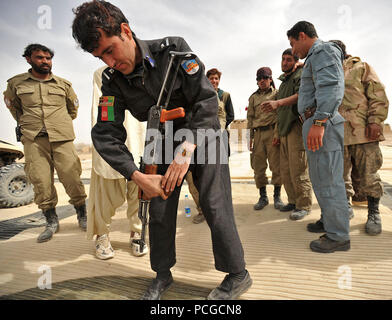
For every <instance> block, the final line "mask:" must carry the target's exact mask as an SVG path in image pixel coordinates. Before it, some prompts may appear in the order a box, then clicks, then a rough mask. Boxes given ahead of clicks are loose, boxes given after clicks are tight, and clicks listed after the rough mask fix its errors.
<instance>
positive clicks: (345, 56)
mask: <svg viewBox="0 0 392 320" xmlns="http://www.w3.org/2000/svg"><path fill="white" fill-rule="evenodd" d="M329 42H332V43H335V44H337V45H338V46H339V48H340V49H342V51H343V55H344V58H345V59H346V58H347V52H346V45H345V44H344V43H343V41H340V40H329Z"/></svg>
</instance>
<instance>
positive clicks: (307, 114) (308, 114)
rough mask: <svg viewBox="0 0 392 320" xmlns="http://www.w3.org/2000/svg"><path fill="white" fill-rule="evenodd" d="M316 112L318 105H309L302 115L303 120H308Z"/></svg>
mask: <svg viewBox="0 0 392 320" xmlns="http://www.w3.org/2000/svg"><path fill="white" fill-rule="evenodd" d="M315 112H316V107H309V108H306V109H305V112H304V113H303V115H302V120H304V118H305V120H308V119H309V118H311V117H313V115H314V113H315Z"/></svg>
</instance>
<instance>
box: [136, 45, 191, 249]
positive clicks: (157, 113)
mask: <svg viewBox="0 0 392 320" xmlns="http://www.w3.org/2000/svg"><path fill="white" fill-rule="evenodd" d="M169 54H170V60H169V64H168V67H167V70H166V74H165V78H164V81H163V84H162V88H161V91H160V93H159V97H158V101H157V103H156V105H154V106H153V107H151V108H150V110H149V111H148V120H147V134H146V139H145V143H144V153H143V157H141V158H140V172H142V173H144V174H157V171H158V164H157V162H158V161H157V160H158V156H159V154H158V153H157V147H158V146H159V144H158V143H159V142H160V141H162V140H163V136H164V130H165V122H166V121H170V120H174V119H177V118H183V117H185V111H184V109H183V108H181V107H179V108H175V109H172V110H167V107H168V104H169V101H170V97H171V93H172V91H173V87H174V84H175V81H176V78H177V73H178V69H179V67H180V64H181V62H182V61H183V60H185V59H186V60H190V59H194V58H195V57H196V55H195V54H194V53H192V52H177V51H170V52H169ZM174 60H178V61H177V64H176V66H175V67H174V74H173V76H172V80H171V84H170V88H169V91H168V93H167V95H166V101H165V104H164V105H161V101H162V97H163V94H164V92H165V91H166V84H167V82H168V79H169V75H170V72H171V69H172V67H173V63H174ZM151 133H153V135H150V134H151ZM146 160H147V162H146ZM149 208H150V200H147V199H143V190H141V188H140V187H139V212H138V216H139V219H140V220H141V222H142V231H141V237H140V239H134V240H132V251H133V254H134V255H135V256H141V255H143V254H144V253H145V252H144V247H145V245H146V243H145V237H146V227H147V223H148V213H149Z"/></svg>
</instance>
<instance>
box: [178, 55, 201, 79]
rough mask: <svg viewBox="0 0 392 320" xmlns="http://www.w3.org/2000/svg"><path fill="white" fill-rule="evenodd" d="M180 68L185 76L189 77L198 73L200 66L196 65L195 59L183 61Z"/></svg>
mask: <svg viewBox="0 0 392 320" xmlns="http://www.w3.org/2000/svg"><path fill="white" fill-rule="evenodd" d="M181 67H182V68H183V69H184V70H185V72H186V73H187V74H190V75H192V74H195V73H197V71H199V69H200V66H199V64H198V63H197V61H196V59H192V60H187V61H184V62H183V63H181Z"/></svg>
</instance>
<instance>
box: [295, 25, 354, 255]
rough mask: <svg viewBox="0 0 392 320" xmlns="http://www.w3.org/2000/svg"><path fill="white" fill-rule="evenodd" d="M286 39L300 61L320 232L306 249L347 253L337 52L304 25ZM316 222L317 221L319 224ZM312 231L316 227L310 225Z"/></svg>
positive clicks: (340, 79) (306, 141) (341, 77)
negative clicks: (302, 63)
mask: <svg viewBox="0 0 392 320" xmlns="http://www.w3.org/2000/svg"><path fill="white" fill-rule="evenodd" d="M287 37H288V39H289V41H290V45H291V47H292V48H293V54H295V55H297V56H298V57H299V58H301V59H305V58H306V60H305V65H304V68H303V72H302V76H301V86H300V89H299V97H298V112H299V114H300V115H301V117H302V119H303V121H304V124H303V128H302V135H303V140H304V144H305V149H306V153H307V157H308V163H309V175H310V179H311V182H312V185H313V190H314V193H315V195H316V197H317V200H318V203H319V205H320V208H321V220H319V221H321V222H322V223H323V225H324V230H325V231H326V234H324V235H322V236H321V237H320V239H318V240H315V241H312V242H311V243H310V248H311V250H313V251H315V252H322V253H329V252H335V251H347V250H349V249H350V236H349V208H348V203H347V198H346V193H345V186H344V180H343V140H344V118H343V117H342V116H341V115H340V114H339V112H338V108H339V106H340V104H341V102H342V100H343V96H344V72H343V66H342V62H343V59H344V57H343V53H342V51H341V49H340V48H339V47H338V46H337V45H335V44H334V43H331V42H324V41H322V40H320V39H318V36H317V33H316V30H315V28H314V26H313V24H311V23H310V22H306V21H300V22H297V23H296V24H295V25H294V26H293V27H292V28H291V29H290V30H289V31H287ZM319 223H320V222H319ZM316 227H317V226H316Z"/></svg>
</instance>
